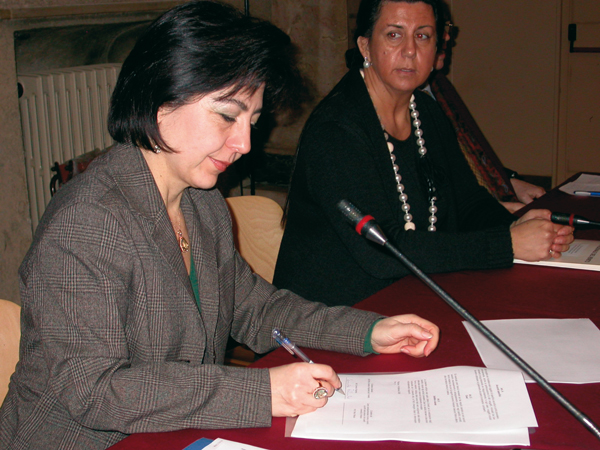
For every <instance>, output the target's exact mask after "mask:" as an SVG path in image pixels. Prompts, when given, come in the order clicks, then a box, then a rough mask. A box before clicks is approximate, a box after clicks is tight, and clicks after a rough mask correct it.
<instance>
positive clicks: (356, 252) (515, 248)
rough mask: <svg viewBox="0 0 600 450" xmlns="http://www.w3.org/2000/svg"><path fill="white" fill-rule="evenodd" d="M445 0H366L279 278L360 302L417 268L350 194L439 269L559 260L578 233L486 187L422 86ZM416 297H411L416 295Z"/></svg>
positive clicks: (405, 247) (308, 131)
mask: <svg viewBox="0 0 600 450" xmlns="http://www.w3.org/2000/svg"><path fill="white" fill-rule="evenodd" d="M442 6H443V4H442V2H441V0H363V1H362V2H361V4H360V6H359V10H358V16H357V29H356V35H355V37H356V47H357V49H356V50H355V55H354V57H350V58H347V60H350V62H351V66H350V70H349V72H348V73H347V74H346V75H345V76H344V77H343V78H342V80H341V81H340V82H339V83H338V84H337V86H335V87H334V89H333V90H332V92H331V93H330V94H329V95H328V96H327V97H326V98H325V99H324V100H323V101H322V102H321V103H320V104H319V105H318V106H317V108H316V109H315V111H314V112H313V113H312V115H311V117H310V118H309V119H308V121H307V123H306V125H305V127H304V130H303V132H302V136H301V138H300V143H299V145H298V150H297V155H296V164H295V168H294V172H293V175H292V182H291V188H290V192H289V196H288V211H287V223H286V228H285V233H284V236H283V240H282V243H281V247H280V250H279V256H278V260H277V265H276V268H275V276H274V280H273V282H274V284H275V285H276V286H278V287H280V288H285V289H290V290H292V291H294V292H296V293H298V294H300V295H302V296H303V297H305V298H309V299H313V300H315V301H320V302H324V303H326V304H327V305H330V306H335V305H353V304H355V303H357V302H359V301H360V300H362V299H364V298H366V297H368V296H369V295H372V294H374V293H375V292H377V291H379V290H380V289H383V288H384V287H386V286H388V285H389V284H391V283H393V282H394V281H396V280H398V279H400V278H402V277H404V276H406V275H407V274H408V273H409V270H408V269H407V268H406V267H405V266H404V265H403V264H402V263H400V262H399V261H398V260H396V259H395V258H394V257H393V256H392V255H390V254H388V253H387V252H386V250H385V249H384V248H383V247H380V246H376V245H372V244H371V243H369V242H367V241H366V240H364V239H363V238H361V237H360V236H359V235H357V234H356V233H355V232H354V231H353V230H352V229H351V227H349V226H348V225H347V223H346V222H345V220H344V219H343V217H342V216H341V214H340V212H339V210H338V208H337V204H338V202H339V201H340V200H342V199H347V200H349V201H350V202H351V203H353V204H354V205H356V206H357V207H358V208H359V209H360V210H362V211H363V212H365V213H367V214H370V215H372V216H373V217H375V218H376V219H377V221H378V222H379V224H380V225H381V226H382V228H383V230H384V231H385V232H386V234H387V236H388V238H389V239H390V241H391V242H392V243H393V244H394V245H396V246H397V247H398V248H400V249H401V250H402V251H403V253H404V254H405V255H406V256H407V257H409V258H410V259H411V260H412V261H414V262H415V264H417V265H418V266H419V267H420V268H421V269H422V270H423V271H425V272H428V273H436V272H450V271H457V270H464V269H493V268H501V267H510V266H511V265H512V263H513V259H514V258H519V259H523V260H527V261H538V260H541V259H546V258H550V257H559V256H560V254H561V252H564V251H566V250H567V249H568V248H569V244H570V243H571V242H572V241H573V234H572V233H573V229H572V228H571V227H562V226H559V225H555V224H553V223H552V222H551V221H550V211H547V210H532V211H530V212H528V213H527V214H525V215H524V216H523V217H522V218H520V219H518V220H517V219H516V217H514V216H512V214H510V213H509V212H508V211H507V210H506V209H504V208H503V207H502V206H500V204H499V203H498V202H497V201H496V200H495V199H494V198H493V197H492V196H491V195H490V194H489V193H488V192H487V191H486V190H485V189H484V188H482V187H481V186H479V184H478V183H477V181H476V179H475V176H474V175H473V172H472V171H471V170H470V168H469V166H468V165H467V162H466V160H465V158H464V157H463V155H462V153H461V151H460V148H459V146H458V142H457V139H456V135H455V133H454V130H453V128H452V126H451V125H450V123H449V122H448V120H447V118H446V117H445V116H444V114H443V113H442V111H441V109H440V108H439V107H438V105H437V104H436V103H435V101H434V100H433V99H432V98H430V97H429V96H428V95H427V94H425V93H423V92H422V91H421V90H420V89H419V87H420V86H421V85H423V84H424V83H425V82H426V81H427V79H428V77H429V75H430V73H431V71H432V70H433V67H434V64H435V62H436V57H437V55H438V53H439V52H440V50H441V48H442V45H443V38H444V17H445V14H444V10H443V9H442ZM410 301H411V300H410V295H409V294H408V293H407V299H406V302H410Z"/></svg>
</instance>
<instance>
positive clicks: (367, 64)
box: [363, 56, 373, 69]
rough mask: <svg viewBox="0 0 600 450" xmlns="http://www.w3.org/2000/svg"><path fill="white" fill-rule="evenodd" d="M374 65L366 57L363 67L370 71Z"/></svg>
mask: <svg viewBox="0 0 600 450" xmlns="http://www.w3.org/2000/svg"><path fill="white" fill-rule="evenodd" d="M372 65H373V64H372V63H371V61H369V58H367V57H366V56H365V61H364V62H363V67H364V68H365V69H368V68H369V67H371V66H372Z"/></svg>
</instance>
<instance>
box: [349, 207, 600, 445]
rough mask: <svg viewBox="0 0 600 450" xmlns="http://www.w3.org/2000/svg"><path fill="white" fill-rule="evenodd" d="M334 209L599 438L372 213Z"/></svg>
mask: <svg viewBox="0 0 600 450" xmlns="http://www.w3.org/2000/svg"><path fill="white" fill-rule="evenodd" d="M337 206H338V209H339V210H340V212H341V213H342V214H343V215H344V217H346V219H347V220H348V221H349V222H350V224H351V225H352V226H353V227H354V228H355V230H356V232H357V233H358V234H360V235H361V236H363V237H365V238H366V239H368V240H370V241H372V242H375V243H376V244H379V245H381V246H383V247H385V248H387V249H388V250H389V251H390V252H391V253H392V254H393V255H394V256H395V257H396V258H398V259H399V260H400V261H401V262H402V263H403V264H404V265H405V266H406V267H408V269H409V270H410V271H411V272H412V273H414V274H415V275H416V276H417V277H418V278H419V279H420V280H421V281H423V282H424V283H425V284H426V285H427V286H428V287H429V288H430V289H431V290H432V291H433V292H435V293H436V294H437V295H439V296H440V297H441V298H442V300H444V301H445V302H446V303H447V304H448V305H450V306H451V307H452V308H453V309H454V310H455V311H456V312H457V313H458V314H460V315H461V316H462V317H463V318H464V319H466V320H467V322H469V323H470V324H471V325H473V326H474V327H475V328H476V329H477V330H479V332H480V333H481V334H483V335H484V336H485V337H486V338H487V339H489V340H490V341H491V342H492V343H493V344H494V345H495V346H496V347H498V348H499V349H500V350H501V351H502V352H503V353H504V354H505V355H506V356H508V357H509V358H510V360H511V361H513V362H514V363H515V364H516V365H518V366H519V367H520V368H521V369H522V370H523V372H525V373H526V374H527V375H529V376H530V377H531V378H533V379H534V380H535V382H536V383H538V384H539V385H540V386H541V388H542V389H544V390H545V391H546V392H547V393H548V394H549V395H550V397H552V398H553V399H554V400H556V401H557V402H558V403H560V404H561V405H562V406H563V407H564V408H565V409H566V410H567V411H569V412H570V413H571V414H572V415H573V417H575V418H576V419H577V420H578V421H579V422H581V423H582V424H583V426H585V427H586V428H587V429H588V430H590V431H591V432H592V434H593V435H594V436H596V438H598V439H600V428H598V426H597V425H596V424H595V423H594V422H593V421H592V420H591V419H590V418H589V417H588V416H586V415H585V414H583V412H581V411H580V410H579V409H577V408H576V407H575V405H573V404H572V403H571V402H570V401H569V400H567V399H566V398H565V397H564V396H563V395H562V394H561V393H560V392H558V391H557V390H556V389H555V388H554V387H553V386H552V385H551V384H550V383H548V381H547V380H546V379H545V378H544V377H542V376H541V375H540V374H539V373H538V372H537V371H536V370H535V369H534V368H533V367H531V366H530V365H529V364H528V363H527V362H526V361H525V360H524V359H522V358H521V357H520V356H519V355H518V354H516V353H515V352H514V351H513V350H512V349H511V348H510V347H509V346H508V345H506V344H505V343H504V342H503V341H502V340H501V339H500V338H499V337H498V336H496V335H495V334H494V333H493V332H492V331H491V330H490V329H489V328H487V327H486V326H485V325H483V324H482V323H481V322H480V321H479V320H477V318H475V316H473V315H472V314H471V313H470V312H469V311H467V310H466V309H465V308H464V307H463V306H462V305H460V303H458V302H457V301H456V300H454V299H453V298H452V297H451V296H450V295H449V294H448V293H447V292H446V291H444V290H443V289H442V288H441V287H440V286H439V285H438V284H436V283H435V282H434V281H433V280H432V279H431V278H430V277H428V276H427V275H426V274H425V273H424V272H423V271H422V270H421V269H419V268H418V267H417V266H416V265H415V264H414V263H413V262H412V261H411V260H410V259H408V258H407V257H406V256H404V254H402V253H401V252H400V250H398V249H397V248H396V247H395V246H394V245H392V244H390V242H389V240H388V238H387V237H386V236H385V234H384V233H383V231H382V230H381V228H380V227H379V225H378V224H377V222H376V221H375V219H374V218H373V217H372V216H368V215H364V214H362V213H361V212H360V211H359V210H358V208H356V207H355V206H354V205H353V204H352V203H350V202H349V201H348V200H341V201H340V202H339V203H338V204H337Z"/></svg>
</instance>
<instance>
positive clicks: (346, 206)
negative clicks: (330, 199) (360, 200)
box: [337, 200, 364, 228]
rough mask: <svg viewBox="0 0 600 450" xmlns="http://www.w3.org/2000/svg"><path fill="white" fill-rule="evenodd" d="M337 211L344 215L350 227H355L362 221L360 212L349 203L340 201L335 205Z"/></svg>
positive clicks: (362, 215)
mask: <svg viewBox="0 0 600 450" xmlns="http://www.w3.org/2000/svg"><path fill="white" fill-rule="evenodd" d="M337 207H338V209H339V210H340V212H341V213H342V214H343V215H344V217H345V218H346V220H348V222H350V223H351V224H352V227H353V228H354V227H356V225H358V223H359V222H360V221H361V220H362V219H363V217H364V214H362V213H361V212H360V210H359V209H358V208H357V207H356V206H354V205H353V204H352V203H350V202H349V201H348V200H340V201H339V202H338V204H337Z"/></svg>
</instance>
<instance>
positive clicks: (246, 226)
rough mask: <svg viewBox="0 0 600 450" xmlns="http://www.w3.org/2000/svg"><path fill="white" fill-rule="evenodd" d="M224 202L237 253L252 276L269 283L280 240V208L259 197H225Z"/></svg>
mask: <svg viewBox="0 0 600 450" xmlns="http://www.w3.org/2000/svg"><path fill="white" fill-rule="evenodd" d="M226 201H227V204H228V206H229V210H230V211H231V218H232V221H233V233H234V238H235V241H236V242H235V244H236V247H237V249H238V252H239V253H240V255H242V258H244V259H245V260H246V262H247V263H248V264H249V265H250V267H251V268H252V270H253V271H254V272H255V273H257V274H258V275H260V276H261V277H263V278H264V279H265V280H267V281H268V282H269V283H271V282H272V281H273V274H274V273H275V263H276V262H277V254H278V253H279V246H280V245H281V238H282V237H283V228H282V226H281V218H282V216H283V210H282V209H281V206H279V204H278V203H277V202H275V201H274V200H271V199H270V198H267V197H261V196H258V195H244V196H241V197H228V198H227V199H226Z"/></svg>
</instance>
